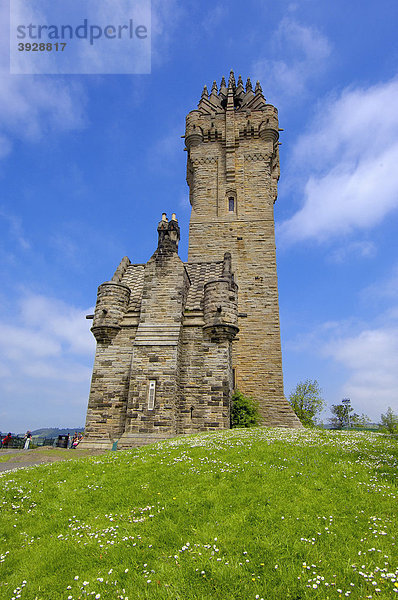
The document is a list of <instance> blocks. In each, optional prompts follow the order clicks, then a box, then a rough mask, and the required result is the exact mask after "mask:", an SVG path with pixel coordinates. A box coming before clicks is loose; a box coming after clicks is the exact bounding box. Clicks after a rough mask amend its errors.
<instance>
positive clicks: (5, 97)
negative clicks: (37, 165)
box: [0, 2, 86, 158]
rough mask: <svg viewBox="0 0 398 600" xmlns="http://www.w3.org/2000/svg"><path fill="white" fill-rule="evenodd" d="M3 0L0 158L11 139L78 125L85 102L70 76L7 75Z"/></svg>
mask: <svg viewBox="0 0 398 600" xmlns="http://www.w3.org/2000/svg"><path fill="white" fill-rule="evenodd" d="M8 10H9V6H8V3H7V2H3V3H1V4H0V23H1V24H2V25H1V28H0V33H1V35H0V73H1V77H0V158H3V157H5V156H7V155H8V154H9V153H10V152H11V151H12V147H13V142H14V141H15V140H22V141H29V142H37V141H40V140H41V139H42V138H43V137H44V136H45V135H47V134H49V133H52V132H58V131H68V130H70V129H76V128H81V127H83V126H84V124H85V115H84V108H85V103H86V98H85V93H84V91H83V89H82V87H81V86H80V85H79V84H78V83H77V82H75V81H73V80H71V79H70V78H69V79H68V80H67V79H65V78H59V77H46V76H29V75H23V76H19V75H9V64H8V60H9V34H8V31H6V28H7V27H8V21H9V19H8Z"/></svg>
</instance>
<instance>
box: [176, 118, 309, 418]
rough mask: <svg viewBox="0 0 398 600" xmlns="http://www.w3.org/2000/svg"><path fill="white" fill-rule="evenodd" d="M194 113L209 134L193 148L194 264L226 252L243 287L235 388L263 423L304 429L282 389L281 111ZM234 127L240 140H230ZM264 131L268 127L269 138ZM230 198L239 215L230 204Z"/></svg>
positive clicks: (191, 239)
mask: <svg viewBox="0 0 398 600" xmlns="http://www.w3.org/2000/svg"><path fill="white" fill-rule="evenodd" d="M193 112H194V113H195V114H194V119H195V122H196V123H197V124H200V125H201V130H202V131H203V132H204V133H203V140H202V141H201V142H200V143H195V144H194V145H192V146H191V147H189V149H188V175H187V179H188V183H189V186H190V190H191V193H190V197H191V203H192V213H191V221H190V229H189V250H188V261H189V262H200V261H203V260H220V259H221V258H222V255H223V253H224V252H225V251H229V252H230V253H231V255H232V265H233V271H234V274H235V280H236V282H237V284H238V286H239V297H238V310H239V315H240V316H239V320H238V326H239V329H240V331H239V334H238V336H237V338H236V340H235V341H234V342H233V359H232V361H233V366H234V368H235V377H236V385H237V387H238V388H239V389H240V391H242V392H243V393H244V394H248V395H250V396H252V397H253V398H255V399H256V400H257V401H258V402H259V405H260V411H261V414H262V417H263V421H264V423H266V424H268V425H279V426H292V427H296V426H297V427H299V426H300V422H299V421H298V419H297V417H296V415H295V414H294V412H293V411H292V409H291V407H290V405H289V404H288V403H287V401H286V400H285V398H284V391H283V374H282V354H281V343H280V325H279V302H278V283H277V272H276V251H275V234H274V214H273V204H274V201H275V199H276V183H277V179H278V176H279V160H278V147H277V138H278V134H277V128H278V125H277V113H276V109H275V108H274V107H268V108H267V109H266V110H265V111H259V113H258V114H255V113H251V114H250V116H249V117H248V116H247V115H246V114H243V115H242V114H239V113H236V112H235V113H233V114H228V113H225V114H224V115H216V116H215V117H211V116H209V115H203V116H198V115H197V114H196V113H198V111H193ZM267 118H268V119H269V122H268V123H267V122H266V119H267ZM188 120H189V116H188ZM248 120H249V121H250V123H251V124H252V128H251V130H250V132H249V133H248V134H247V135H246V133H245V134H243V133H242V132H243V130H244V128H245V127H246V125H247V121H248ZM211 122H212V123H213V124H214V125H213V126H211ZM231 122H232V131H233V135H232V137H233V139H231V140H230V142H228V139H227V138H228V129H229V130H231ZM209 127H212V129H216V131H217V132H218V134H217V141H214V140H213V141H212V140H211V139H210V137H209V138H207V137H206V131H207V130H208V129H209ZM262 127H265V128H267V131H266V132H265V133H263V134H261V128H262ZM268 128H270V129H269V130H268ZM230 135H231V134H230ZM228 145H229V150H228ZM231 148H232V150H231ZM231 195H232V196H233V197H234V199H235V210H234V211H233V212H231V211H229V205H228V198H229V196H231Z"/></svg>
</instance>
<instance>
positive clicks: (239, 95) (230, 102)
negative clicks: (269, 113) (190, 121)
mask: <svg viewBox="0 0 398 600" xmlns="http://www.w3.org/2000/svg"><path fill="white" fill-rule="evenodd" d="M265 106H266V101H265V98H264V96H263V91H262V88H261V85H260V82H259V81H257V83H256V87H255V89H254V91H253V86H252V82H251V80H250V77H248V78H247V82H246V87H245V86H244V84H243V80H242V76H241V75H239V77H238V83H237V84H236V82H235V75H234V72H233V71H232V70H231V72H230V74H229V78H228V87H227V85H226V82H225V77H224V76H223V77H222V78H221V82H220V87H219V88H217V83H216V81H213V84H212V87H211V92H210V95H209V92H208V89H207V86H206V85H205V86H204V88H203V92H202V96H201V99H200V102H199V105H198V108H199V111H200V112H201V113H202V114H212V115H214V114H217V113H223V112H224V111H225V110H227V109H228V110H229V111H230V110H235V111H239V110H262V109H263V108H264V107H265Z"/></svg>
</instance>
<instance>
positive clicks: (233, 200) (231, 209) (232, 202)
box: [228, 196, 235, 212]
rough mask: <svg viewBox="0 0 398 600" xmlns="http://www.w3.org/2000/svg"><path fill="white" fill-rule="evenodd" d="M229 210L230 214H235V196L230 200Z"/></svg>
mask: <svg viewBox="0 0 398 600" xmlns="http://www.w3.org/2000/svg"><path fill="white" fill-rule="evenodd" d="M228 210H229V212H235V198H234V197H233V196H230V197H229V198H228Z"/></svg>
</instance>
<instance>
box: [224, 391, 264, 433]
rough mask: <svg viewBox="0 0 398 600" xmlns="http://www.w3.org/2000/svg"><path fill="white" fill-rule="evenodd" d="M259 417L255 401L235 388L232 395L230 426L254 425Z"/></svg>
mask: <svg viewBox="0 0 398 600" xmlns="http://www.w3.org/2000/svg"><path fill="white" fill-rule="evenodd" d="M259 419H260V413H259V411H258V405H257V403H256V402H255V401H254V400H253V399H252V398H249V397H248V396H244V395H243V394H242V393H241V392H239V391H238V390H235V392H234V395H233V396H232V409H231V427H254V426H255V425H258V422H259Z"/></svg>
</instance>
